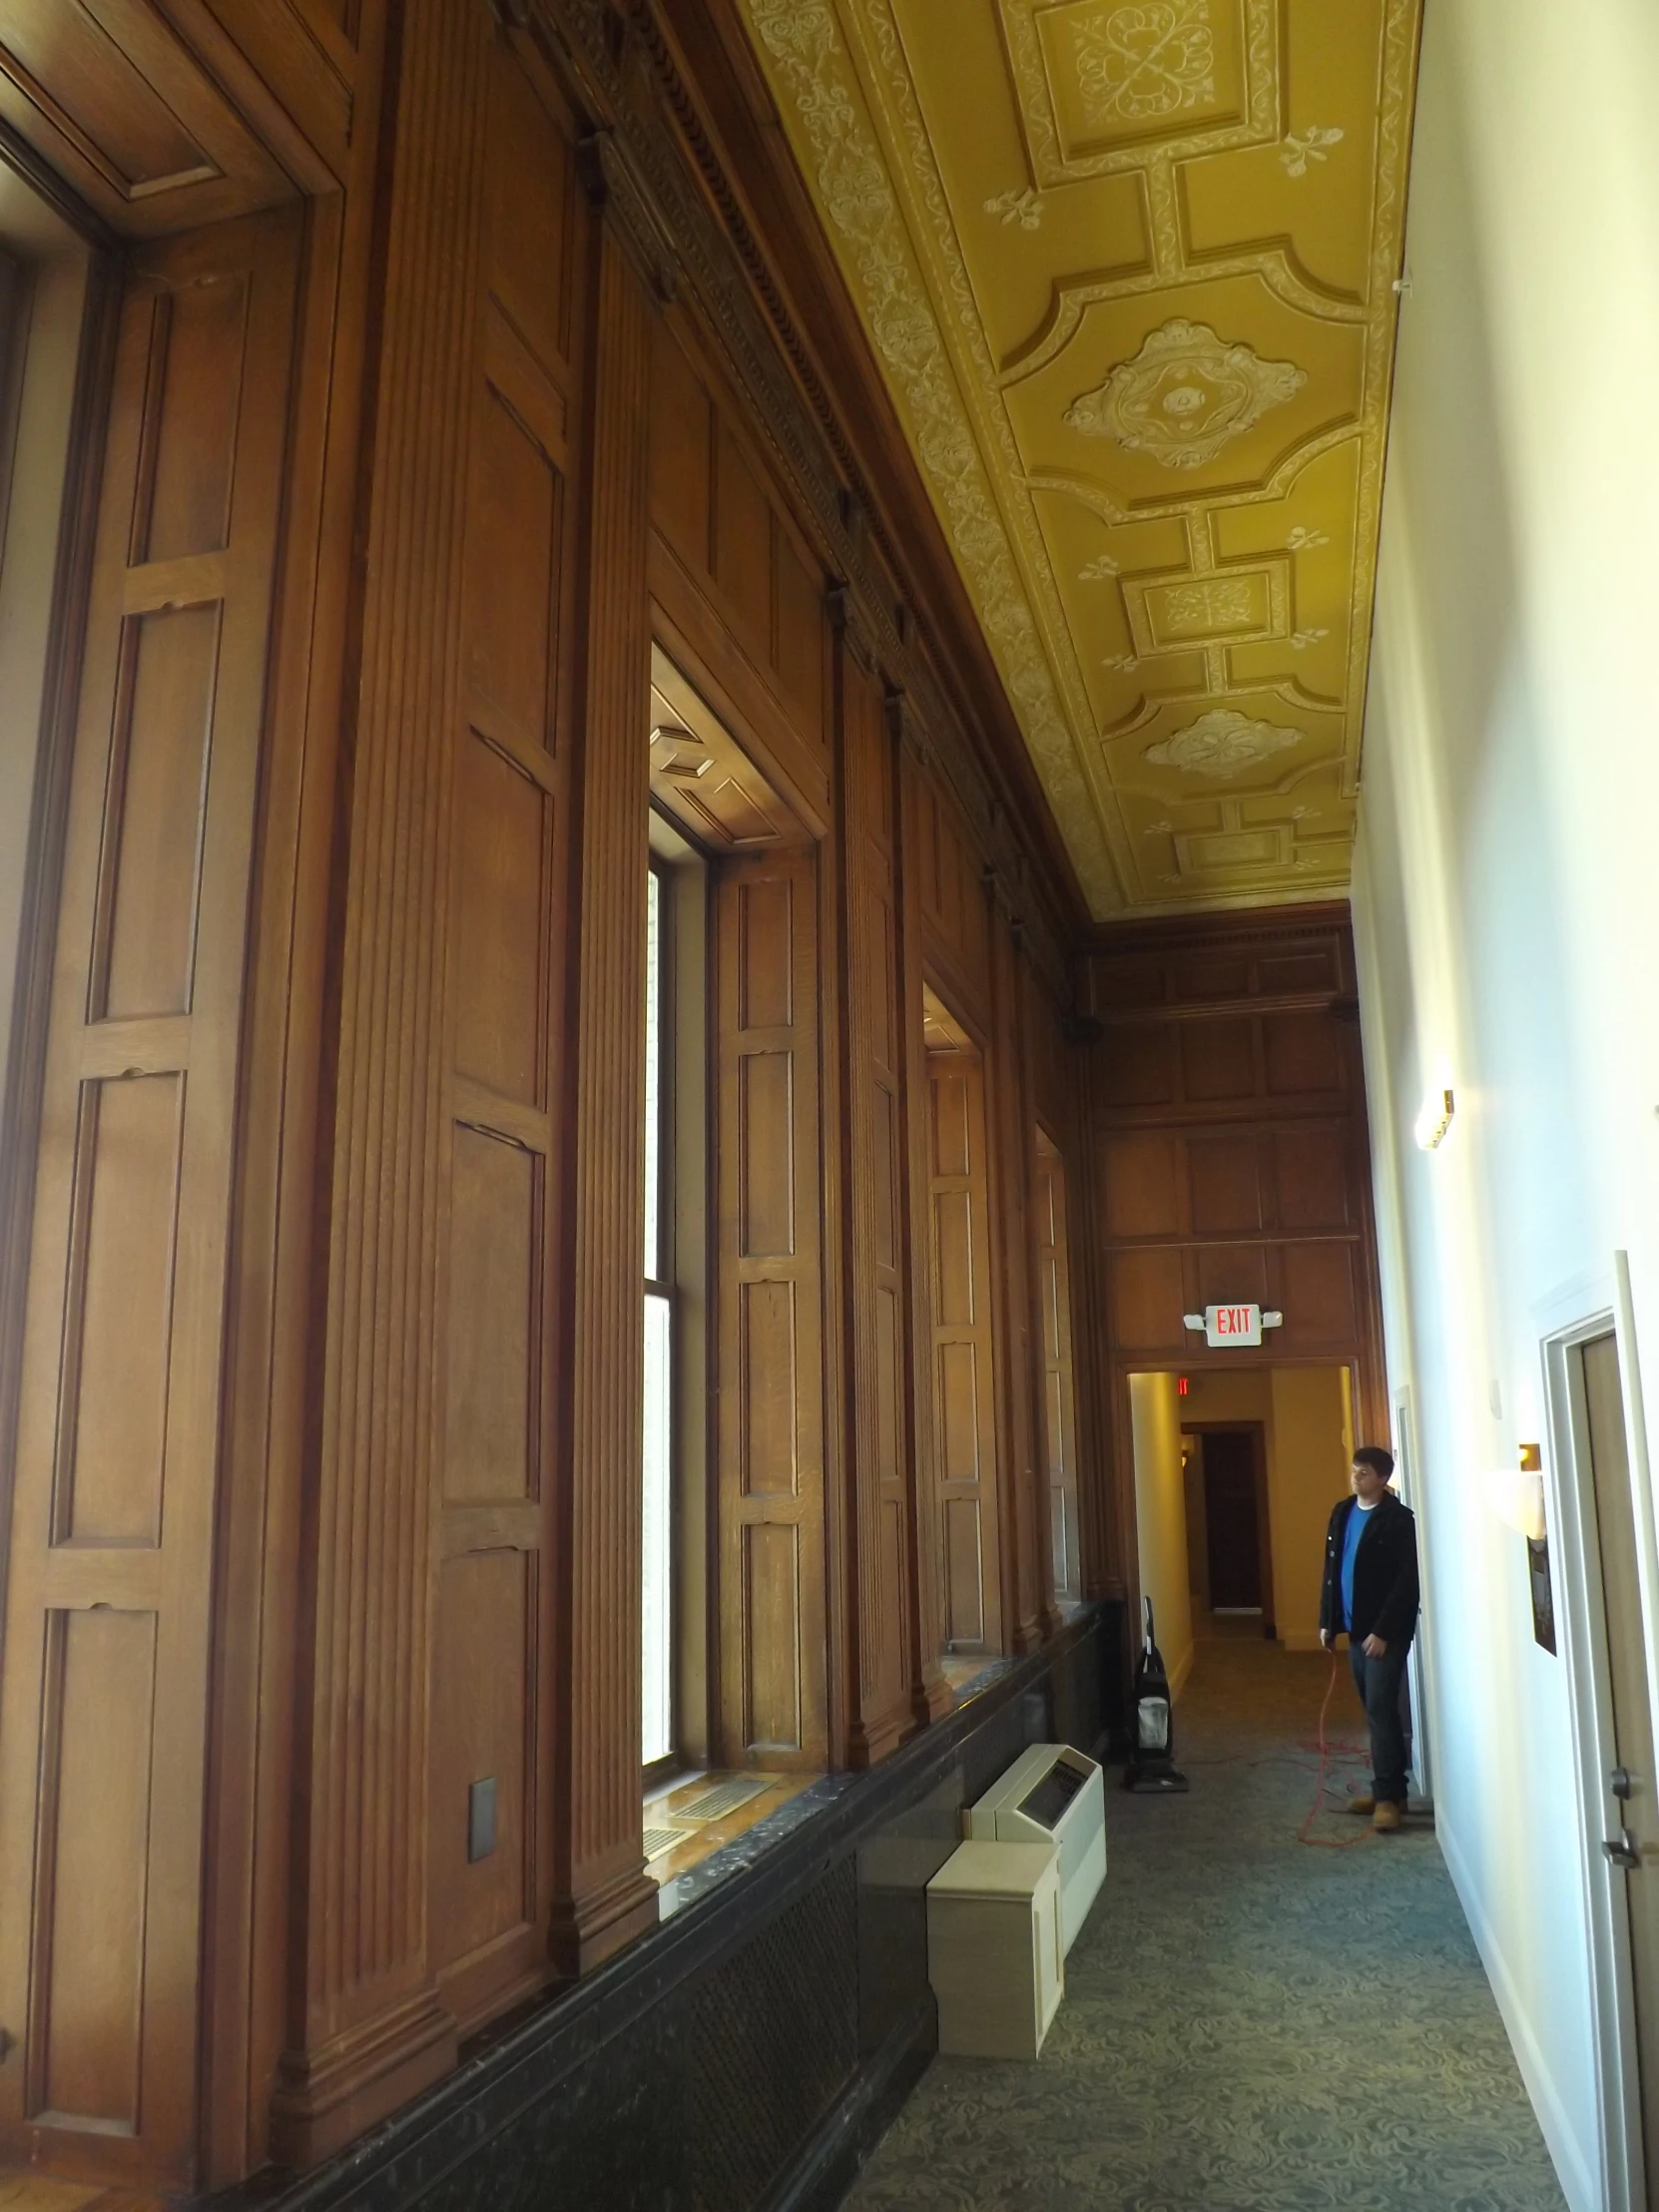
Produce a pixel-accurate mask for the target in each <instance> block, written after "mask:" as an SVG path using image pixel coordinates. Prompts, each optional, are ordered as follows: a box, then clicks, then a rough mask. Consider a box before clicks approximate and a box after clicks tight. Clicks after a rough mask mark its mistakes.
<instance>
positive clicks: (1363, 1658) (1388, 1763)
mask: <svg viewBox="0 0 1659 2212" xmlns="http://www.w3.org/2000/svg"><path fill="white" fill-rule="evenodd" d="M1410 1648H1411V1647H1410V1645H1409V1644H1408V1643H1404V1644H1390V1645H1389V1646H1388V1648H1387V1650H1386V1651H1385V1652H1384V1653H1383V1656H1382V1658H1381V1659H1372V1658H1369V1657H1368V1656H1367V1654H1366V1650H1365V1646H1364V1644H1363V1643H1360V1642H1356V1641H1355V1640H1354V1639H1353V1638H1350V1640H1349V1647H1348V1663H1349V1665H1350V1666H1351V1667H1352V1668H1353V1670H1354V1687H1355V1688H1356V1689H1357V1690H1358V1691H1359V1693H1360V1703H1361V1704H1362V1705H1363V1706H1364V1707H1365V1709H1366V1719H1367V1721H1368V1722H1369V1723H1370V1724H1371V1764H1372V1775H1373V1778H1374V1779H1373V1782H1372V1795H1373V1796H1374V1797H1375V1798H1376V1799H1377V1802H1378V1803H1379V1805H1381V1804H1383V1802H1384V1801H1385V1800H1391V1801H1392V1803H1393V1804H1395V1805H1403V1804H1404V1803H1405V1797H1406V1789H1405V1769H1406V1764H1407V1755H1406V1749H1405V1724H1404V1718H1403V1713H1402V1708H1403V1705H1404V1702H1405V1701H1404V1696H1403V1686H1404V1682H1405V1654H1406V1653H1407V1651H1409V1650H1410Z"/></svg>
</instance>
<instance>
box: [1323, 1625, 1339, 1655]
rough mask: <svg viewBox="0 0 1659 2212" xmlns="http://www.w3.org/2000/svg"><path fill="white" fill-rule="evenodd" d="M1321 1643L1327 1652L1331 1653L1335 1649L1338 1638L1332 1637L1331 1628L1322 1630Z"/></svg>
mask: <svg viewBox="0 0 1659 2212" xmlns="http://www.w3.org/2000/svg"><path fill="white" fill-rule="evenodd" d="M1320 1642H1321V1643H1322V1644H1323V1645H1324V1646H1325V1648H1326V1650H1327V1651H1331V1650H1333V1649H1334V1648H1335V1645H1336V1638H1335V1637H1334V1636H1333V1635H1332V1633H1331V1631H1330V1629H1329V1628H1322V1629H1321V1630H1320Z"/></svg>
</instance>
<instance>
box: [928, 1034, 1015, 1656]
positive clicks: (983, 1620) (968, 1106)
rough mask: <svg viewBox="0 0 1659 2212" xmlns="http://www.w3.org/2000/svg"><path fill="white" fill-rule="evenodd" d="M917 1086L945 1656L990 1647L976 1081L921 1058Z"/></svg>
mask: <svg viewBox="0 0 1659 2212" xmlns="http://www.w3.org/2000/svg"><path fill="white" fill-rule="evenodd" d="M927 1078H928V1090H929V1094H930V1101H931V1110H930V1112H929V1116H928V1126H929V1147H928V1161H927V1174H928V1183H927V1189H928V1209H929V1222H930V1253H929V1263H930V1264H929V1274H928V1282H929V1293H930V1304H931V1309H932V1338H933V1424H932V1433H933V1446H934V1453H935V1461H936V1463H935V1467H934V1483H935V1487H936V1490H937V1495H938V1501H939V1525H940V1527H941V1528H942V1530H943V1537H944V1558H943V1582H942V1599H943V1619H942V1632H943V1639H944V1644H945V1647H946V1649H947V1650H969V1651H987V1652H994V1651H997V1650H999V1649H1000V1648H1001V1644H1000V1636H1001V1618H1002V1609H1001V1593H1000V1588H999V1581H998V1560H999V1545H998V1517H999V1512H1000V1505H999V1494H998V1473H999V1470H998V1464H997V1418H996V1392H995V1365H996V1351H995V1344H994V1339H993V1332H992V1293H991V1258H990V1253H991V1213H990V1207H991V1195H990V1185H989V1180H988V1167H989V1162H988V1155H987V1147H986V1129H985V1075H984V1068H983V1066H982V1064H981V1063H980V1061H979V1059H978V1058H977V1057H976V1056H972V1055H969V1054H967V1053H942V1052H930V1053H929V1054H928V1055H927Z"/></svg>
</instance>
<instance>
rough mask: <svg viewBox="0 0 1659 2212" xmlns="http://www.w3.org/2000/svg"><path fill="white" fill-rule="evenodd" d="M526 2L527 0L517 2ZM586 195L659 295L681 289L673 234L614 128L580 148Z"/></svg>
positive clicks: (665, 297)
mask: <svg viewBox="0 0 1659 2212" xmlns="http://www.w3.org/2000/svg"><path fill="white" fill-rule="evenodd" d="M515 4H517V5H520V6H527V5H528V0H515ZM576 160H577V166H578V168H579V169H580V171H581V176H582V183H583V186H584V188H585V190H586V192H587V195H588V198H589V200H590V201H592V203H593V205H594V206H595V207H596V208H603V209H604V210H605V213H606V215H607V216H608V217H610V218H612V219H613V221H614V223H615V226H616V233H617V236H618V238H619V239H620V240H621V241H622V243H623V245H624V246H625V247H626V249H627V251H628V252H629V254H630V255H631V256H632V257H633V260H634V262H635V264H636V265H637V266H638V268H639V270H640V273H641V275H642V276H643V277H645V279H646V281H647V282H648V283H649V284H650V286H651V288H652V290H653V291H654V292H655V293H656V294H657V296H658V298H659V299H662V300H669V299H672V298H673V297H674V295H675V292H676V291H677V290H678V288H679V285H678V274H679V263H680V257H679V254H678V252H677V250H676V247H675V243H674V235H673V233H672V232H671V231H670V230H669V228H668V226H667V225H666V224H665V223H664V222H663V220H662V218H661V216H660V214H659V212H658V208H657V204H656V202H655V201H654V200H653V199H652V197H651V195H650V193H649V192H648V191H647V190H646V189H645V186H644V183H643V181H642V179H641V177H640V174H639V171H638V169H637V168H636V166H635V164H634V161H633V159H632V157H631V155H630V153H629V151H628V148H627V146H626V145H625V144H624V143H623V142H622V141H621V140H619V139H618V137H617V135H616V133H615V131H590V132H589V133H588V135H587V137H586V138H584V139H583V140H581V142H580V143H579V144H578V146H577V149H576Z"/></svg>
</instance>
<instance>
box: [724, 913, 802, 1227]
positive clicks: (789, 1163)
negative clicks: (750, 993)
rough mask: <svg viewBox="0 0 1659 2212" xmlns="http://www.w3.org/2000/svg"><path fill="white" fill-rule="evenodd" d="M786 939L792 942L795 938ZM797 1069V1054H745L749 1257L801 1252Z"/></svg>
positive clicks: (742, 1097) (741, 1125) (742, 1124)
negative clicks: (798, 1249) (795, 1108)
mask: <svg viewBox="0 0 1659 2212" xmlns="http://www.w3.org/2000/svg"><path fill="white" fill-rule="evenodd" d="M784 942H785V944H786V945H788V944H789V942H790V939H789V938H788V937H786V938H785V939H784ZM769 1026H770V1025H769ZM777 1026H779V1027H784V1026H786V1025H785V1024H783V1023H780V1024H778V1025H777ZM794 1071H795V1055H794V1053H793V1052H749V1053H746V1054H745V1055H744V1058H743V1066H742V1071H741V1073H740V1075H739V1078H738V1094H739V1095H738V1129H737V1137H738V1143H739V1145H740V1147H741V1148H742V1150H741V1158H742V1162H743V1169H742V1173H743V1219H742V1222H741V1224H740V1226H739V1232H738V1236H739V1249H740V1251H741V1252H742V1253H743V1256H744V1258H745V1259H746V1260H756V1259H763V1258H766V1257H769V1256H774V1257H779V1258H789V1257H790V1256H791V1255H792V1254H793V1253H794V1250H795V1184H796V1172H795V1145H794V1128H795V1123H794V1116H793V1114H792V1111H791V1103H792V1102H791V1097H790V1093H791V1089H792V1086H793V1077H794Z"/></svg>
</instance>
